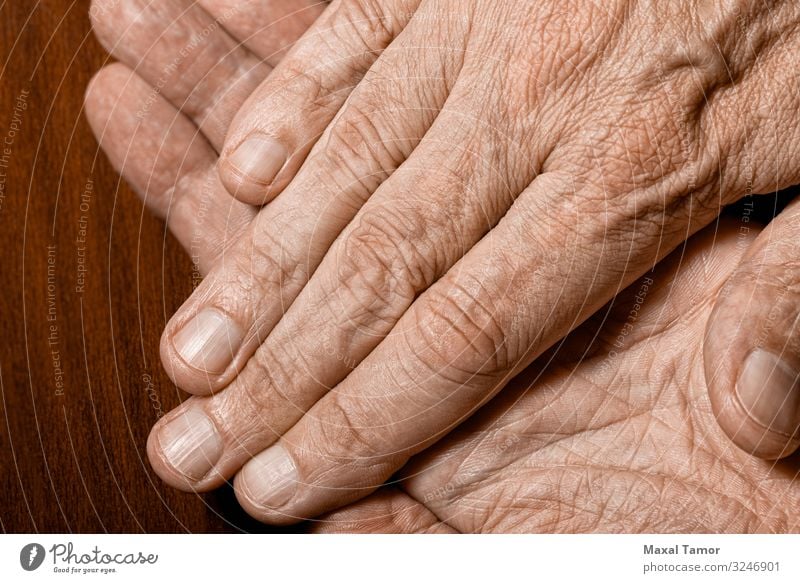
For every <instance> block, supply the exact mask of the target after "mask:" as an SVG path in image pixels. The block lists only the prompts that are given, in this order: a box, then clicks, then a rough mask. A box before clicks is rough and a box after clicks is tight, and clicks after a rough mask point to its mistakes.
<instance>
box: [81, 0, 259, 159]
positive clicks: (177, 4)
mask: <svg viewBox="0 0 800 583" xmlns="http://www.w3.org/2000/svg"><path fill="white" fill-rule="evenodd" d="M90 15H91V16H92V27H93V30H94V32H95V34H96V36H97V38H98V40H100V42H101V43H102V44H103V46H105V48H106V49H107V50H108V51H109V52H110V53H111V54H112V55H113V56H114V57H116V58H117V59H119V60H120V61H122V62H123V63H125V64H127V65H128V66H129V67H130V68H131V69H133V70H135V71H136V73H137V74H138V75H139V76H140V77H141V78H142V79H144V80H145V81H146V82H147V83H149V84H150V86H151V87H152V90H151V95H150V97H149V98H148V99H147V100H145V101H143V102H142V105H141V108H142V115H144V114H145V113H146V112H147V110H148V109H149V107H150V106H151V103H152V102H154V101H156V98H157V97H158V96H159V95H163V96H164V97H165V98H166V99H167V100H169V101H170V102H171V103H172V104H173V105H174V106H175V107H177V108H178V109H179V110H181V111H182V112H183V113H185V114H186V115H187V116H189V117H190V118H191V119H192V120H193V121H194V122H195V124H196V125H197V126H198V127H199V128H200V130H201V131H202V132H203V134H204V135H205V136H207V137H208V139H209V141H210V142H211V144H212V145H213V146H214V147H215V148H216V149H217V150H219V148H220V147H221V146H222V143H223V140H224V138H225V133H226V131H227V129H228V127H229V125H230V122H231V119H232V118H233V116H234V114H235V113H236V111H238V109H239V108H240V107H241V105H242V103H243V102H244V100H245V99H246V98H247V96H248V95H250V94H251V93H252V92H253V90H255V88H256V87H258V85H259V83H261V82H262V81H263V80H264V79H265V78H266V77H267V74H268V73H269V71H270V67H269V66H268V65H267V64H266V63H264V62H263V61H262V60H261V59H260V58H259V57H257V56H256V55H254V54H253V53H251V52H250V51H249V50H247V49H246V48H244V47H243V46H242V45H241V43H239V42H238V41H237V40H235V39H233V38H232V37H231V36H230V35H229V34H228V33H227V32H226V31H225V30H224V29H223V28H222V27H221V26H220V24H219V23H218V22H216V21H215V20H214V19H213V18H212V17H211V16H210V15H209V14H208V13H207V12H206V11H205V10H204V9H203V8H202V7H201V6H200V5H199V4H197V3H196V2H194V0H174V1H170V2H154V1H153V0H94V3H93V5H92V9H91V11H90Z"/></svg>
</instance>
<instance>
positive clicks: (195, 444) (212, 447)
mask: <svg viewBox="0 0 800 583" xmlns="http://www.w3.org/2000/svg"><path fill="white" fill-rule="evenodd" d="M158 444H159V446H160V447H161V451H162V453H163V454H164V457H165V458H166V460H167V462H168V463H169V464H170V465H171V466H172V467H173V468H174V469H175V470H177V471H178V472H180V473H181V474H183V475H184V476H186V477H187V478H189V479H190V480H193V481H196V480H199V479H200V478H202V477H203V476H205V475H206V474H207V473H208V472H209V471H210V470H211V468H213V467H214V466H215V465H216V463H217V462H218V461H219V458H220V456H221V455H222V439H221V438H220V436H219V434H218V433H217V428H216V426H215V425H214V422H213V421H211V419H209V418H208V416H207V415H206V414H205V413H203V412H202V411H201V410H199V409H189V410H187V411H186V412H184V413H182V414H181V415H178V416H177V417H175V418H174V419H172V420H171V421H170V422H169V423H167V424H166V425H165V426H164V427H163V428H162V429H161V431H160V432H159V434H158Z"/></svg>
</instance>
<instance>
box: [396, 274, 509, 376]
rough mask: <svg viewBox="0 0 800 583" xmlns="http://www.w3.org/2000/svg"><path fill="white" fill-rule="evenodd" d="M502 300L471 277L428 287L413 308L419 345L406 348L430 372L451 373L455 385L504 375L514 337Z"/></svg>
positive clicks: (444, 374)
mask: <svg viewBox="0 0 800 583" xmlns="http://www.w3.org/2000/svg"><path fill="white" fill-rule="evenodd" d="M505 299H508V298H505ZM504 303H506V302H505V301H503V300H501V301H497V298H494V299H493V294H492V293H491V292H490V291H489V290H488V289H486V288H485V287H484V285H483V284H482V283H481V282H480V281H479V280H478V279H476V278H472V277H465V276H463V275H462V276H461V281H459V282H457V283H452V284H451V285H449V286H446V287H443V286H442V287H434V288H432V289H431V290H429V292H428V293H427V294H426V295H425V297H424V303H423V304H422V306H421V308H422V309H420V310H418V311H417V312H416V314H417V321H416V322H415V323H416V328H415V329H416V331H417V334H416V337H417V342H419V344H418V345H417V346H413V347H412V349H413V350H414V352H415V353H417V355H418V358H420V359H421V360H422V361H423V362H425V363H426V364H427V366H428V367H429V368H430V369H431V371H432V372H434V373H436V374H439V375H442V376H449V375H453V376H452V378H450V379H449V380H452V381H453V382H456V383H464V382H465V381H467V380H469V379H471V378H472V377H474V376H476V375H479V376H487V377H494V376H496V375H498V374H502V373H505V372H507V371H508V370H510V369H511V368H512V367H513V366H514V363H513V362H512V357H513V354H514V352H515V350H516V344H517V341H516V339H515V338H514V334H513V333H512V328H513V326H510V325H508V323H507V322H506V320H507V319H508V317H507V309H508V308H507V307H505V306H503V304H504ZM501 306H502V307H501Z"/></svg>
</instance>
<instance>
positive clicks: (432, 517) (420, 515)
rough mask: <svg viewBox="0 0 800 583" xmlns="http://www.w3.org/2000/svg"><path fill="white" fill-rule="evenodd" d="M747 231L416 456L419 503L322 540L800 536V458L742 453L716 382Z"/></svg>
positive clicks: (640, 291) (407, 482)
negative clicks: (723, 301)
mask: <svg viewBox="0 0 800 583" xmlns="http://www.w3.org/2000/svg"><path fill="white" fill-rule="evenodd" d="M739 226H740V223H737V222H736V221H732V220H726V221H724V222H723V223H722V225H721V227H720V229H719V231H717V232H715V231H714V229H713V228H711V227H709V228H708V229H705V230H704V231H703V232H702V233H701V234H698V235H697V236H696V237H695V238H694V239H692V240H691V241H690V242H689V244H688V246H687V248H686V250H685V255H684V256H683V258H682V259H681V255H680V253H679V252H676V253H675V254H673V255H672V256H671V257H670V258H668V259H667V260H666V262H665V263H664V264H662V265H659V267H658V268H657V269H656V271H655V272H654V273H653V274H650V275H649V277H648V278H646V279H645V280H643V281H641V282H638V283H635V284H634V285H633V286H631V288H629V289H628V290H626V291H625V292H624V293H623V294H621V295H619V296H618V297H617V298H615V300H614V305H613V307H611V308H610V309H609V310H608V311H606V310H603V311H601V312H600V313H599V314H598V315H597V316H595V317H593V318H592V320H591V321H590V322H588V323H587V324H585V325H584V326H583V327H582V328H581V329H579V330H577V331H576V332H575V333H573V334H572V336H571V337H570V338H568V339H567V341H566V343H565V346H564V347H563V348H561V349H558V350H553V351H552V352H551V353H550V354H548V355H547V357H543V358H541V359H540V360H539V363H542V366H541V367H537V366H536V365H534V366H533V367H531V369H530V370H528V371H526V372H525V373H524V374H523V375H521V376H520V377H518V378H517V379H515V380H514V381H513V383H512V384H511V385H510V386H509V387H507V388H506V389H505V390H504V391H503V393H501V395H500V396H499V397H498V398H497V399H495V400H494V401H492V403H490V404H489V405H487V406H486V407H484V409H483V410H481V412H480V413H479V414H478V415H477V416H476V418H475V419H473V420H471V421H470V422H468V423H467V424H466V425H465V426H463V427H462V428H460V429H458V430H457V431H455V432H454V433H452V434H451V435H449V436H448V437H447V438H446V439H445V440H444V441H443V442H441V443H440V444H438V445H436V446H435V447H434V448H432V449H431V450H429V451H426V452H425V453H423V454H421V455H420V456H419V457H418V458H417V459H415V460H414V461H413V462H412V464H411V466H410V467H409V468H406V469H405V470H404V471H403V474H404V476H406V477H405V479H404V480H403V481H402V482H401V483H400V485H401V487H402V489H403V490H404V491H405V492H404V493H400V492H397V491H391V490H387V491H386V492H381V493H380V495H373V496H374V497H373V498H372V499H369V498H368V499H366V500H364V501H362V502H359V503H356V504H354V505H353V506H352V507H350V508H347V509H344V510H341V511H339V512H337V513H334V514H333V515H331V516H328V517H325V519H324V520H323V521H322V522H321V523H320V524H319V525H318V526H317V527H316V529H317V530H320V531H325V532H328V531H360V532H385V531H392V532H396V531H401V532H417V531H431V530H435V531H446V530H448V529H454V530H456V531H460V532H665V533H669V532H797V531H798V530H800V515H798V513H797V508H798V504H800V458H798V456H794V457H792V458H788V459H786V460H784V461H781V462H769V461H765V460H760V459H756V458H753V457H751V456H749V455H748V454H746V453H744V452H743V451H742V450H740V449H739V448H737V447H735V446H734V445H732V444H731V443H730V441H729V440H728V439H727V437H726V436H725V434H724V433H723V432H722V431H721V430H720V429H719V428H718V426H717V425H716V423H715V422H714V417H713V414H712V412H711V408H710V403H709V400H708V395H707V390H706V385H705V381H704V373H703V359H702V340H703V331H704V326H705V322H706V320H707V318H708V316H709V314H710V312H711V309H712V306H713V302H714V299H715V297H716V295H717V292H718V291H719V289H720V288H721V287H722V285H723V283H724V282H725V280H726V278H727V277H728V276H729V275H730V273H731V271H732V270H733V269H734V268H735V267H736V264H737V261H738V259H739V257H740V256H741V255H742V252H743V251H745V250H746V248H747V246H748V245H750V244H751V243H752V241H753V240H754V239H755V235H756V233H755V232H753V233H752V234H750V235H748V236H747V238H745V239H742V238H741V237H740V236H739V234H738V230H739ZM715 239H716V240H715ZM637 297H638V298H640V300H638V301H639V302H641V303H639V304H637ZM637 305H640V306H641V307H640V308H639V309H638V310H637V309H636V307H635V306H637ZM606 315H607V316H608V319H607V321H606V322H605V324H602V325H601V324H600V322H601V320H602V318H603V317H605V316H606ZM598 327H599V335H598V336H597V339H596V340H594V342H591V338H592V337H594V334H595V332H596V331H597V330H598ZM587 347H588V354H587V356H586V357H584V358H581V355H583V353H584V349H586V348H587ZM551 356H552V361H551V360H549V358H550V357H551ZM540 368H544V370H543V371H541V370H540Z"/></svg>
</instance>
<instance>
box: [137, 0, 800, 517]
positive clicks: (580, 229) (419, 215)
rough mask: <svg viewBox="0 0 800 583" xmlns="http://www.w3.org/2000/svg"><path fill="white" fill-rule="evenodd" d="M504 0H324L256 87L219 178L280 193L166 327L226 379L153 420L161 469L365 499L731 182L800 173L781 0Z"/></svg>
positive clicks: (700, 216) (700, 215) (249, 485)
mask: <svg viewBox="0 0 800 583" xmlns="http://www.w3.org/2000/svg"><path fill="white" fill-rule="evenodd" d="M510 6H511V5H510V4H509V3H503V2H499V3H498V2H495V3H492V4H491V5H490V4H489V3H481V2H472V3H469V4H467V5H464V3H463V2H459V3H458V6H457V9H456V6H455V5H453V6H451V5H450V3H448V2H430V1H429V2H421V3H420V2H389V3H384V4H383V5H382V6H381V7H377V6H376V5H375V4H374V3H368V2H346V1H345V2H341V1H340V2H336V3H334V4H333V5H332V7H331V9H330V10H329V11H328V12H326V15H325V16H323V17H322V18H321V20H320V21H319V23H318V24H317V25H316V26H315V31H314V32H313V33H311V34H309V35H308V36H307V37H306V39H304V41H301V42H300V43H298V45H297V46H296V48H295V50H294V51H293V52H292V54H291V55H290V56H289V57H288V58H287V59H286V60H285V61H284V62H283V63H282V64H281V65H280V66H279V67H278V68H277V69H276V71H275V74H273V75H272V76H271V77H270V79H269V80H268V81H267V82H266V84H265V85H263V86H262V87H261V88H260V89H259V90H258V92H257V93H256V94H255V95H254V96H253V97H251V98H250V101H249V104H248V106H246V107H245V109H243V110H242V112H241V113H240V114H239V116H238V118H237V121H236V122H235V123H234V126H233V128H232V130H231V131H230V132H229V134H228V135H229V142H228V143H229V144H230V146H226V147H225V148H223V157H222V159H221V162H220V168H221V171H222V180H223V182H225V183H226V184H227V185H228V187H229V188H230V189H232V190H234V191H235V192H236V194H237V196H239V197H240V198H241V199H243V200H246V201H248V202H252V203H261V202H264V201H266V200H269V199H270V198H272V197H274V196H275V195H276V194H277V193H278V192H281V191H282V192H281V194H280V196H279V197H278V198H277V199H275V200H274V201H273V202H271V203H270V204H269V205H268V206H266V207H265V208H264V209H263V210H262V211H261V212H260V213H259V214H258V216H257V217H256V219H255V220H254V221H253V222H252V223H251V224H250V226H249V227H247V229H246V230H245V233H244V236H243V238H242V240H240V241H239V242H238V243H236V244H235V245H233V246H232V247H231V248H230V250H229V251H228V252H227V253H226V255H225V257H224V261H223V262H221V263H220V264H219V265H218V266H217V267H216V268H214V269H213V270H212V272H211V274H210V277H209V278H208V279H207V280H206V281H205V282H203V284H201V286H200V287H199V289H198V290H197V292H196V293H195V295H194V296H193V297H192V298H191V299H190V300H189V302H187V304H186V305H185V306H184V307H183V308H182V310H181V311H179V313H178V314H177V315H176V316H175V318H174V319H173V320H172V321H171V322H170V325H169V326H168V328H167V330H166V332H165V336H164V338H163V342H162V354H163V357H164V362H165V365H166V366H167V368H168V372H169V373H170V374H171V376H172V377H173V379H174V380H175V381H176V383H177V384H178V385H179V386H181V387H183V388H185V389H187V390H189V391H192V392H195V393H207V392H209V391H212V392H213V391H216V390H218V389H220V388H222V387H225V386H226V385H228V384H229V383H230V386H229V387H228V388H227V389H226V390H225V391H223V392H220V393H218V394H216V395H214V396H213V397H206V398H200V399H195V400H190V401H189V402H187V403H186V404H184V406H183V407H182V408H181V409H179V410H178V411H177V412H176V413H175V414H174V415H171V416H168V417H167V418H166V419H165V420H164V422H163V423H162V424H161V425H160V426H159V427H157V428H156V429H155V431H154V434H153V436H152V438H151V448H150V451H151V458H152V459H153V461H154V464H155V465H156V467H157V468H159V472H160V474H161V475H162V476H163V477H164V478H165V479H166V480H167V481H169V482H170V483H172V484H174V485H176V486H178V487H183V488H192V489H207V488H211V487H214V486H216V485H218V484H220V483H221V482H222V481H223V480H224V479H226V478H227V477H229V476H231V475H233V474H234V473H235V472H237V471H238V470H239V469H240V468H242V465H243V464H245V463H246V465H244V467H243V469H242V471H241V472H240V473H239V475H238V476H237V493H238V494H239V496H240V500H241V501H242V503H243V505H244V506H245V508H246V509H248V510H249V511H250V512H251V513H253V514H254V515H256V516H257V517H259V518H261V519H263V520H266V521H272V522H286V521H291V520H294V519H297V518H299V517H306V516H312V515H315V514H317V513H319V512H321V511H324V510H326V509H329V508H332V507H335V506H336V505H340V504H343V503H345V502H347V501H348V500H353V499H356V498H358V497H359V496H362V495H364V494H365V493H368V492H369V491H371V490H372V489H374V488H377V487H378V486H379V485H380V484H381V483H382V482H383V480H385V479H386V478H387V477H388V476H389V475H391V474H392V473H393V472H394V471H395V470H396V469H397V468H399V467H400V466H401V465H403V464H404V463H405V461H406V460H407V459H408V458H409V456H411V455H412V454H414V453H415V452H418V451H420V450H422V449H424V448H425V447H426V446H428V445H429V444H430V443H432V442H433V441H435V440H437V439H439V438H440V437H441V436H442V435H443V434H444V433H446V432H447V431H449V430H450V429H451V428H452V427H453V426H455V425H457V424H458V423H459V422H461V421H462V420H463V419H464V418H465V417H467V416H468V415H470V414H471V413H472V412H473V411H474V410H476V409H477V408H478V407H479V406H480V405H481V404H483V403H484V402H486V401H487V400H488V399H490V398H491V396H492V395H493V394H495V393H496V392H497V391H498V390H499V389H500V388H502V386H503V385H504V384H505V383H506V382H507V381H508V380H509V379H510V378H512V377H513V376H514V375H515V374H516V373H517V372H519V371H520V370H522V369H523V368H524V367H525V366H526V365H527V364H528V363H529V362H531V361H532V359H533V358H535V357H536V355H538V354H539V353H541V351H543V350H544V349H546V348H547V347H548V346H550V345H552V344H553V342H555V341H556V340H557V339H558V338H560V337H561V336H563V335H564V334H565V333H566V332H568V331H569V330H570V329H571V328H573V327H574V326H576V325H577V324H578V323H580V322H581V321H582V320H583V319H584V318H585V317H587V316H588V315H589V314H591V313H592V312H593V311H594V310H596V309H597V308H598V307H599V306H601V305H602V304H603V303H604V302H606V301H607V300H609V299H610V298H611V297H612V296H613V294H614V293H615V292H616V291H618V290H619V289H621V288H623V287H625V286H626V285H627V284H628V283H630V282H631V281H632V280H633V279H634V278H635V277H636V276H638V275H640V274H641V273H642V272H644V271H645V270H646V269H647V268H648V267H649V266H651V265H652V264H653V263H654V262H655V261H656V260H658V259H659V258H661V257H663V256H664V255H665V254H666V253H667V252H669V251H670V250H671V249H672V248H674V247H675V246H676V245H677V244H679V242H680V241H681V240H682V239H683V238H684V237H685V236H686V235H688V234H690V233H692V232H694V231H695V230H697V229H698V228H700V227H701V226H702V225H703V224H706V223H708V222H709V221H710V220H712V219H713V217H714V216H715V215H716V213H717V212H718V210H719V208H720V205H721V204H724V203H726V202H730V201H733V200H735V199H736V198H738V197H739V196H741V195H743V194H746V193H749V192H767V191H772V190H774V189H776V188H778V187H781V186H784V185H787V184H790V183H792V182H795V181H796V180H797V176H796V172H797V169H798V168H800V166H798V164H797V146H798V144H797V140H796V133H797V132H796V129H797V128H796V126H797V124H796V123H793V121H794V116H795V111H796V108H797V103H796V96H797V95H798V94H799V93H798V92H797V91H796V84H797V83H796V76H795V75H794V74H793V73H792V71H793V70H794V69H793V67H792V66H791V60H792V58H793V51H792V47H794V46H795V44H797V43H796V40H797V39H796V38H795V37H794V36H792V34H790V33H791V32H792V31H793V30H794V25H795V24H796V22H797V20H798V14H797V10H798V9H797V7H796V6H795V5H794V4H793V3H790V2H782V3H779V4H777V5H776V6H775V7H772V8H771V10H770V11H767V10H766V9H763V8H762V7H751V6H747V7H744V8H740V7H738V5H737V6H727V5H726V6H724V7H721V8H720V7H716V6H711V5H707V4H697V3H690V2H681V3H670V4H669V5H664V4H663V3H661V4H656V3H653V4H651V5H639V4H637V9H636V10H628V8H629V6H628V2H622V1H618V2H614V3H612V4H611V5H608V6H605V5H604V7H602V8H598V7H597V6H596V5H593V4H592V5H590V4H588V3H582V2H577V3H575V6H574V7H571V9H570V10H564V6H563V3H558V4H556V3H555V2H545V3H541V2H539V3H529V4H524V5H522V6H520V5H519V3H513V10H512V9H511V8H510ZM366 9H372V10H373V11H384V12H382V13H380V14H376V13H374V12H373V13H369V12H366V13H364V12H363V10H366ZM359 10H362V12H361V13H359V12H358V11H359ZM356 14H361V18H356V17H355V15H356ZM623 17H624V18H623ZM687 23H689V25H688V27H687ZM742 27H744V29H742ZM331 29H332V30H333V31H334V32H335V34H327V35H326V34H323V33H324V32H325V31H331ZM582 30H586V31H587V33H586V34H584V35H580V34H574V32H575V31H582ZM512 33H513V34H512ZM745 33H746V34H745ZM420 47H424V49H425V50H423V49H422V48H420ZM753 47H755V49H754V48H753ZM378 54H380V56H378ZM756 56H758V57H759V58H758V59H756V58H755V57H756ZM312 62H318V63H320V66H319V67H317V68H313V69H309V68H308V66H307V64H308V63H312ZM498 62H502V63H503V65H504V66H502V67H501V66H498ZM304 64H305V65H304ZM362 77H363V78H362ZM356 82H358V84H357V86H356V87H355V89H353V90H352V91H350V89H351V86H352V85H353V84H355V83H356ZM387 104H389V107H387ZM767 110H768V111H769V115H766V113H765V112H766V111H767ZM476 112H477V114H476ZM334 116H335V120H334V121H333V123H332V124H331V125H330V126H328V127H327V129H325V128H326V125H327V124H328V123H329V122H330V121H331V119H332V118H334ZM323 130H324V132H323ZM320 132H322V135H321V138H320V139H319V140H317V136H318V135H319V134H320ZM253 133H255V134H257V139H256V141H255V142H251V143H249V145H248V146H246V147H245V149H244V151H245V153H246V154H247V157H248V160H249V161H247V160H242V159H241V156H235V155H234V154H233V150H234V148H237V147H238V146H239V145H241V144H243V143H244V142H245V138H246V137H247V136H249V135H251V134H253ZM776 144H777V147H778V148H779V150H780V152H781V156H780V157H777V158H776V157H775V156H774V154H773V152H775V151H777V149H778V148H775V147H773V146H775V145H776ZM312 145H313V149H312V148H311V147H312ZM309 150H310V153H309ZM237 151H238V150H237ZM238 152H239V154H241V152H240V151H238ZM261 156H263V157H261ZM302 162H304V164H303V166H302V168H300V164H301V163H302ZM298 168H300V169H299V170H298ZM248 169H250V170H254V171H257V172H256V173H257V174H258V173H260V174H259V175H256V176H253V175H248V173H247V172H246V170H248ZM272 175H274V177H273V176H272ZM248 176H249V178H248ZM290 180H291V184H289V182H290ZM287 185H288V186H287ZM409 193H410V194H411V196H409ZM334 240H335V243H334ZM323 257H324V259H323ZM312 274H313V277H312ZM309 278H310V280H309ZM307 281H308V285H306V283H307ZM534 281H535V283H536V286H535V289H534V287H533V285H532V284H531V282H534ZM301 290H302V293H301ZM287 306H291V307H289V308H288V309H287ZM195 317H197V318H198V319H197V320H195V319H194V318H195ZM181 355H183V356H181ZM251 356H252V358H251ZM186 416H190V417H191V418H192V419H194V420H195V424H196V426H197V427H203V428H205V430H206V431H205V433H203V434H202V435H201V434H200V433H199V432H198V433H197V434H195V435H193V436H192V437H193V439H194V441H193V442H192V441H191V440H188V439H183V437H182V438H181V439H180V440H176V439H174V436H175V435H176V433H175V432H174V431H172V429H171V428H170V426H169V425H167V424H168V423H169V422H170V421H172V420H176V419H178V420H180V419H185V418H186ZM181 423H184V422H182V421H178V422H177V424H178V425H179V426H180V425H181ZM180 435H183V434H180ZM170 436H173V437H172V438H171V437H170ZM278 437H280V441H279V442H277V444H276V441H277V439H278ZM178 442H180V443H179V445H180V446H181V447H180V448H177V449H176V448H175V447H173V446H176V444H178ZM270 446H273V447H270ZM184 450H185V451H184ZM262 450H263V451H262ZM176 452H177V453H180V455H177V453H176ZM257 452H262V453H257ZM254 454H256V455H255V458H254V459H253V460H252V461H248V460H249V459H250V458H251V457H252V456H253V455H254ZM184 455H187V456H190V457H191V459H193V460H197V459H201V460H203V461H204V462H205V463H204V464H200V465H197V466H195V467H192V468H191V469H192V471H191V472H186V471H184V470H185V468H182V467H180V463H178V462H180V461H181V460H182V457H183V456H184ZM201 466H202V467H201ZM248 476H249V477H248Z"/></svg>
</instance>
